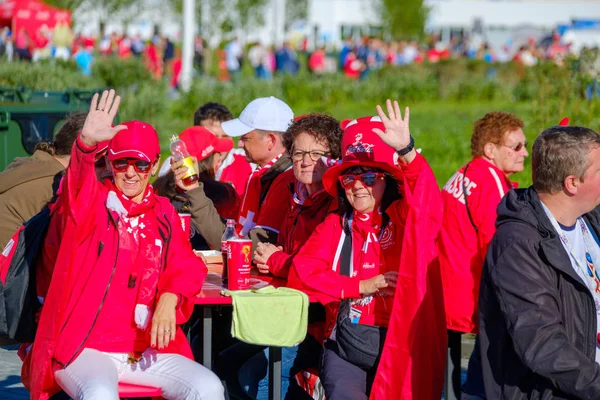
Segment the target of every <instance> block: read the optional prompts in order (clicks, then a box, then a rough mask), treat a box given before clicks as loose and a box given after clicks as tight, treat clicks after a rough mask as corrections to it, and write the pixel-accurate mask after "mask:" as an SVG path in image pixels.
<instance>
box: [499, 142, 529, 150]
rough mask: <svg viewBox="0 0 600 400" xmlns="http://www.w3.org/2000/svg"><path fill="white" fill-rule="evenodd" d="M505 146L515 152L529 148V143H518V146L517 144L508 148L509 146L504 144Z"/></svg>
mask: <svg viewBox="0 0 600 400" xmlns="http://www.w3.org/2000/svg"><path fill="white" fill-rule="evenodd" d="M503 146H504V147H508V148H509V149H511V150H514V151H521V149H522V148H523V147H525V148H527V142H525V143H517V144H515V145H513V146H507V145H505V144H503Z"/></svg>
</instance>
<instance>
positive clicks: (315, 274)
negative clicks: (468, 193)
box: [289, 155, 446, 400]
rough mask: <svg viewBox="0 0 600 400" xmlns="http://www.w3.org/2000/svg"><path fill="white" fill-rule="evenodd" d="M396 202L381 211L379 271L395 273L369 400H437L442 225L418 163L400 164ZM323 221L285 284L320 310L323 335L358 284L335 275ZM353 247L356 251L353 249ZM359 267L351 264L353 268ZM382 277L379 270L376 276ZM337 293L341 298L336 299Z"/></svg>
mask: <svg viewBox="0 0 600 400" xmlns="http://www.w3.org/2000/svg"><path fill="white" fill-rule="evenodd" d="M400 168H401V169H402V170H403V173H404V176H405V179H404V181H403V182H401V183H400V187H401V192H402V194H403V196H404V197H403V199H402V200H399V201H396V202H395V203H393V204H392V205H391V206H390V207H388V209H387V210H386V213H387V214H388V215H389V217H390V221H391V229H390V233H389V235H388V234H384V235H383V236H382V238H381V250H382V255H383V257H384V259H385V263H384V266H385V269H386V270H394V269H395V270H397V271H398V284H397V286H396V294H395V296H394V297H393V298H391V299H390V300H391V303H392V304H393V306H392V307H391V314H390V315H389V324H388V334H387V339H386V342H385V345H384V348H383V352H382V355H381V359H380V362H379V367H378V370H377V375H376V378H375V382H374V384H373V388H372V390H371V398H372V399H418V400H421V399H432V400H433V399H439V398H440V397H441V393H442V387H443V383H444V370H445V362H446V325H445V316H444V308H443V297H442V296H443V295H442V286H441V278H440V275H439V265H438V261H437V251H436V240H437V237H438V234H439V229H440V225H441V220H442V213H441V210H442V207H441V205H442V204H441V197H440V192H439V188H438V186H437V184H436V181H435V177H434V175H433V172H432V171H431V168H430V167H429V165H428V164H427V161H426V160H425V158H423V157H422V156H421V155H417V157H416V158H415V160H414V161H413V162H411V163H410V164H409V165H408V166H401V167H400ZM341 223H342V221H341V217H340V216H338V215H331V216H329V217H328V218H327V219H326V220H325V221H324V222H323V224H321V225H319V227H318V228H317V229H316V231H315V233H314V234H313V235H312V236H311V237H310V239H309V240H308V241H307V242H306V245H305V246H304V247H303V248H302V249H301V250H300V252H299V253H298V255H297V256H296V257H295V259H294V263H293V266H292V268H291V270H290V277H289V281H290V283H291V285H293V286H296V287H299V288H302V289H304V290H306V291H307V292H309V293H310V294H312V295H314V296H316V297H317V298H318V299H319V301H321V302H322V303H323V304H327V305H328V306H327V308H328V321H330V323H329V327H330V330H331V328H332V322H335V316H336V314H337V310H336V306H337V304H338V303H339V301H340V300H342V299H343V298H359V297H360V294H359V278H358V277H354V278H351V277H346V276H340V275H339V273H338V272H337V271H338V270H339V269H338V268H337V266H334V267H333V268H335V269H332V262H333V260H334V259H335V253H336V250H337V246H338V245H339V239H340V235H341V232H342V225H341ZM357 247H358V246H357ZM357 267H358V268H360V267H361V266H355V268H357ZM379 272H383V271H379ZM342 292H343V294H342Z"/></svg>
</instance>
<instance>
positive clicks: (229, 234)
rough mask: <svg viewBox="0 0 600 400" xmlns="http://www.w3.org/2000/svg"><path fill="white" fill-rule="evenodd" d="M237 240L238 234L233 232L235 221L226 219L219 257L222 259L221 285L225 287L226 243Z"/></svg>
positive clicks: (227, 247)
mask: <svg viewBox="0 0 600 400" xmlns="http://www.w3.org/2000/svg"><path fill="white" fill-rule="evenodd" d="M233 239H238V234H237V232H236V231H235V220H234V219H228V220H227V228H225V232H223V236H221V256H222V257H223V273H222V275H221V276H222V278H223V284H225V285H227V254H228V251H229V246H228V244H227V242H228V241H229V240H233Z"/></svg>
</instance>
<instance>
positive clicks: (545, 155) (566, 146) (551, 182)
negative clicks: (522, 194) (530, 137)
mask: <svg viewBox="0 0 600 400" xmlns="http://www.w3.org/2000/svg"><path fill="white" fill-rule="evenodd" d="M596 147H600V135H598V133H596V132H595V131H593V130H591V129H589V128H584V127H581V126H554V127H552V128H548V129H546V130H545V131H543V132H542V133H541V134H540V135H539V136H538V137H537V139H535V142H534V143H533V149H532V157H531V159H532V161H531V166H532V175H533V187H534V188H535V189H536V190H537V191H538V192H540V193H549V194H553V193H557V192H560V191H561V190H562V189H563V183H564V181H565V178H566V177H567V176H569V175H574V176H577V177H579V178H582V177H583V175H584V174H585V171H586V170H587V169H588V167H589V162H588V161H589V160H588V154H589V152H590V151H591V150H593V149H594V148H596Z"/></svg>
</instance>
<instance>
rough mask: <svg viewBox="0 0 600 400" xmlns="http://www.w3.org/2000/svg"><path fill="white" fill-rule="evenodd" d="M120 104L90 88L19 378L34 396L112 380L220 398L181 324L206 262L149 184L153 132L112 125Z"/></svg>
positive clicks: (100, 395)
mask: <svg viewBox="0 0 600 400" xmlns="http://www.w3.org/2000/svg"><path fill="white" fill-rule="evenodd" d="M119 102H120V98H119V97H118V96H117V97H116V98H115V93H114V91H112V90H111V91H110V92H108V91H105V92H104V93H103V94H102V97H101V98H100V100H98V95H97V94H96V95H94V97H93V99H92V103H91V107H90V112H89V114H88V116H87V119H86V122H85V125H84V127H83V129H82V132H81V133H80V135H79V137H78V138H77V140H76V142H75V144H74V146H73V153H72V158H71V162H70V164H69V167H68V168H67V172H66V176H65V178H64V179H65V180H64V182H63V185H62V188H63V193H62V195H61V196H62V207H63V216H64V217H63V218H65V226H64V230H63V236H62V243H61V247H60V250H59V253H58V256H57V261H56V265H55V268H54V271H53V275H52V281H51V283H50V288H49V290H48V294H47V296H46V299H45V303H44V307H43V309H42V314H41V317H40V324H39V327H38V331H37V336H36V339H35V341H34V344H33V348H32V350H31V353H30V354H31V357H30V359H29V361H28V362H26V364H24V367H23V381H24V383H25V384H26V386H27V387H28V388H29V389H30V391H31V398H32V399H47V398H49V397H50V396H52V395H53V394H54V393H56V392H57V391H59V390H60V389H61V388H62V389H63V390H64V391H66V392H67V394H69V395H70V396H71V397H72V398H75V399H86V400H87V399H109V398H110V399H115V398H118V389H117V387H118V383H119V382H123V383H130V384H139V385H146V386H154V387H159V388H161V389H162V392H163V397H164V398H167V399H195V400H200V399H202V400H205V399H219V400H220V399H223V398H224V395H223V387H222V385H221V383H220V381H219V379H218V378H217V377H216V375H214V374H213V373H212V372H211V371H209V370H207V369H206V368H204V367H203V366H201V365H199V364H197V363H195V362H194V361H193V360H192V359H190V358H191V351H190V348H189V344H188V343H187V340H186V338H185V335H184V333H183V331H182V330H181V329H180V328H178V327H177V325H179V324H181V323H183V322H185V321H186V320H187V319H188V318H189V316H190V314H191V311H192V309H193V303H191V301H189V299H190V298H191V297H193V296H194V295H195V294H196V293H198V291H199V290H200V289H201V287H202V283H203V281H204V278H205V277H206V274H207V268H206V265H204V263H203V262H202V261H201V260H200V259H199V258H197V257H196V256H195V255H194V254H193V252H192V250H191V248H190V246H189V244H188V242H187V238H186V237H185V235H184V233H183V230H182V228H181V224H180V222H179V217H178V215H177V213H176V211H175V209H174V208H173V206H172V205H171V204H170V203H169V201H168V200H167V199H165V198H162V197H160V196H157V195H155V194H154V191H153V189H152V187H151V186H150V185H149V184H148V180H149V177H150V174H153V173H155V172H156V170H157V169H158V159H159V156H160V146H159V143H158V135H157V133H156V131H155V130H154V129H153V128H152V126H150V125H149V124H146V123H144V122H139V121H132V122H126V123H124V124H123V125H119V126H117V127H115V128H111V124H112V121H113V118H114V116H115V115H116V113H117V110H118V107H119ZM107 140H110V144H109V147H108V154H107V157H108V160H109V162H110V165H111V168H112V173H113V179H112V180H110V179H106V180H105V181H104V184H102V183H100V182H98V180H97V179H96V175H95V172H94V162H95V156H96V152H97V150H98V144H99V143H101V142H103V141H107ZM26 361H27V360H26Z"/></svg>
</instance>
